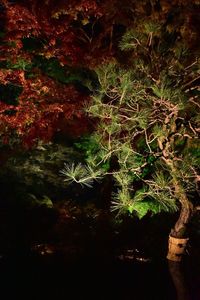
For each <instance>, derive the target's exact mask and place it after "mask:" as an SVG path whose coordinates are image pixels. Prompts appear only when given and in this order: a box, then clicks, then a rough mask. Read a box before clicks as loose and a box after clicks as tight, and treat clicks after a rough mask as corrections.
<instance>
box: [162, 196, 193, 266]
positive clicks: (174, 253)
mask: <svg viewBox="0 0 200 300" xmlns="http://www.w3.org/2000/svg"><path fill="white" fill-rule="evenodd" d="M181 198H182V199H181V200H180V202H181V211H180V215H179V218H178V220H177V222H176V223H175V226H174V228H172V230H171V232H170V235H169V240H168V253H167V259H168V260H171V261H175V262H180V261H181V260H182V256H183V254H184V253H185V249H186V246H187V242H188V240H189V238H188V237H187V225H188V223H189V221H190V219H191V216H192V212H193V207H192V204H191V203H190V202H189V200H188V199H187V197H186V195H185V194H183V195H182V196H181Z"/></svg>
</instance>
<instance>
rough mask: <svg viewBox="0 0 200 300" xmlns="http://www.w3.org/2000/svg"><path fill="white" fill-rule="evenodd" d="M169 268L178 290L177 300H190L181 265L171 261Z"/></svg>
mask: <svg viewBox="0 0 200 300" xmlns="http://www.w3.org/2000/svg"><path fill="white" fill-rule="evenodd" d="M168 268H169V273H170V275H171V278H172V281H173V283H174V287H175V289H176V294H177V300H189V292H188V288H187V284H186V282H185V278H184V274H183V272H182V270H181V265H180V263H178V262H175V261H170V260H169V261H168Z"/></svg>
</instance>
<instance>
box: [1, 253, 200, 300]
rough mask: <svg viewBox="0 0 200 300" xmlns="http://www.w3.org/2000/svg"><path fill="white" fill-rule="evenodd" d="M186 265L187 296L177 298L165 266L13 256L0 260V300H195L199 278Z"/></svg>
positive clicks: (107, 260)
mask: <svg viewBox="0 0 200 300" xmlns="http://www.w3.org/2000/svg"><path fill="white" fill-rule="evenodd" d="M188 264H189V265H187V263H186V265H185V266H183V267H182V269H181V271H182V274H183V275H184V277H185V283H184V286H185V291H186V293H188V295H187V297H186V296H185V298H184V296H183V295H184V293H182V295H181V297H182V298H177V297H178V296H177V295H178V294H177V290H176V289H175V287H174V284H173V281H172V278H171V276H170V273H169V270H168V266H167V262H166V261H162V262H160V263H158V262H156V263H154V262H150V263H140V262H122V261H118V260H116V259H115V260H112V259H110V258H109V259H108V258H105V257H104V258H102V257H97V256H93V257H92V255H90V256H89V257H81V258H79V259H76V260H75V261H72V262H70V261H66V259H65V258H64V257H63V256H56V257H55V256H54V257H52V256H51V257H49V258H47V257H39V256H37V255H32V254H30V253H15V255H10V256H7V257H2V258H1V263H0V267H1V281H0V282H1V289H0V293H1V299H3V300H7V299H45V300H46V299H56V300H57V299H58V300H61V299H72V300H86V299H95V300H110V299H113V300H115V299H119V300H129V299H130V300H176V299H178V300H185V299H187V300H188V299H189V300H199V299H200V272H199V273H198V270H197V269H196V270H195V269H194V265H193V263H192V262H190V261H188ZM192 268H193V270H192ZM188 297H189V298H188Z"/></svg>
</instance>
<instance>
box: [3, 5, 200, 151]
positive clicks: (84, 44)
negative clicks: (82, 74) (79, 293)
mask: <svg viewBox="0 0 200 300" xmlns="http://www.w3.org/2000/svg"><path fill="white" fill-rule="evenodd" d="M190 2H191V1H178V0H176V1H173V4H169V1H164V0H162V1H147V0H146V1H135V0H129V1H128V0H124V1H123V5H122V1H119V0H113V1H109V0H101V1H100V0H72V1H64V0H56V1H55V0H46V1H39V0H29V1H26V0H21V1H20V0H18V1H8V0H2V1H0V14H1V23H0V66H1V69H0V90H1V91H2V93H1V94H2V95H3V94H4V96H2V95H1V96H0V97H1V98H0V137H1V141H2V142H4V143H8V142H9V141H11V140H12V141H14V140H15V139H16V140H18V141H19V140H20V141H22V142H23V144H25V145H26V146H31V145H33V144H34V143H35V142H37V140H38V139H43V140H51V139H52V138H53V136H54V135H55V133H56V132H58V131H62V130H63V128H64V127H66V128H67V130H68V131H69V132H70V131H71V133H70V134H71V135H72V134H75V135H80V134H81V133H82V132H85V131H86V130H87V129H88V126H89V125H88V122H87V120H86V118H85V116H84V113H83V110H82V107H83V106H84V104H85V102H87V101H89V94H90V92H89V91H88V90H87V89H82V90H81V89H78V88H77V84H75V83H77V80H76V78H75V79H74V81H73V80H68V79H67V77H70V74H69V72H68V73H67V72H65V71H66V68H68V67H70V68H71V70H72V71H73V68H80V69H82V68H85V69H87V70H89V71H90V70H93V69H94V68H95V67H96V66H97V65H99V64H102V63H105V62H108V61H110V60H111V59H113V58H115V59H119V60H120V59H122V60H123V58H122V57H121V53H120V51H119V47H118V44H119V40H120V39H121V37H122V35H123V33H124V32H125V30H126V29H127V28H130V27H132V26H136V25H137V22H138V20H140V22H141V20H146V19H150V18H153V19H154V20H159V21H160V22H162V23H165V22H168V24H167V26H168V30H169V32H170V30H172V29H173V27H174V26H175V25H176V24H175V22H178V26H179V27H181V34H182V36H183V37H184V38H186V39H187V40H188V42H189V44H190V45H192V46H193V47H194V48H195V41H196V40H197V38H196V37H197V35H198V21H199V19H198V12H199V5H198V3H197V2H198V1H193V2H194V3H193V4H191V3H190ZM197 8H198V9H197ZM170 18H171V19H170ZM39 60H42V61H43V62H45V63H49V62H51V60H56V62H57V67H58V69H59V70H62V71H63V72H64V73H63V74H64V75H62V76H58V75H56V74H54V75H53V76H52V74H51V73H48V72H46V71H45V70H44V68H43V66H42V64H39V63H38V61H39ZM54 73H56V72H54ZM61 77H62V78H61ZM14 94H15V97H14ZM5 95H6V96H5Z"/></svg>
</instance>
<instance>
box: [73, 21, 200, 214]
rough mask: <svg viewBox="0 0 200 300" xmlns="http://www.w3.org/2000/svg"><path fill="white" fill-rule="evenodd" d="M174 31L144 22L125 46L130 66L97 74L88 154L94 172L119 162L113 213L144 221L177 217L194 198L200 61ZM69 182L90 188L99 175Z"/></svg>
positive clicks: (116, 65)
mask: <svg viewBox="0 0 200 300" xmlns="http://www.w3.org/2000/svg"><path fill="white" fill-rule="evenodd" d="M167 26H168V24H167V23H165V22H163V23H162V22H160V23H158V22H157V21H156V22H154V21H151V20H149V21H144V20H141V22H138V24H137V25H136V26H135V28H134V29H133V28H131V29H128V30H127V31H126V33H125V34H124V36H123V37H122V40H121V42H120V44H119V47H120V49H121V51H127V58H126V59H127V61H125V63H124V64H123V65H122V64H120V63H118V62H116V61H114V60H113V61H111V62H110V63H109V64H104V65H102V66H100V67H98V68H97V69H96V73H97V75H98V81H99V88H98V91H95V93H94V94H93V97H92V101H91V102H90V103H89V104H88V106H87V107H86V113H87V114H88V116H89V117H91V118H93V119H94V120H96V121H97V125H96V128H95V133H93V134H92V136H91V140H90V139H89V140H88V141H90V142H89V143H90V144H87V143H86V144H84V143H83V144H82V149H84V151H85V153H86V161H87V164H88V166H90V170H91V169H93V170H94V172H97V170H102V169H101V166H102V164H104V163H107V162H109V161H111V160H112V158H113V157H114V158H115V159H116V161H117V163H116V166H115V167H116V168H114V170H112V171H110V172H109V170H104V172H102V173H101V176H105V175H112V177H113V179H114V182H115V186H116V189H117V191H116V192H115V193H113V197H112V205H111V210H113V211H118V213H119V214H123V213H126V212H128V213H129V214H132V213H137V215H138V217H139V218H142V217H143V216H144V215H145V214H147V213H148V212H151V213H152V214H154V213H159V212H160V211H162V210H164V211H167V212H175V211H176V210H177V209H178V208H179V204H178V203H179V201H180V198H181V197H182V195H181V194H180V191H181V192H182V194H183V195H184V197H189V196H188V195H187V192H188V191H191V190H192V191H194V190H195V186H194V184H193V182H194V180H195V178H196V179H197V178H198V163H197V162H199V153H198V152H199V151H198V149H197V147H196V149H194V148H195V146H194V145H195V144H196V142H194V144H193V141H196V140H197V136H198V132H199V124H200V122H199V118H198V115H199V113H198V112H197V111H198V109H199V105H198V101H197V100H196V99H197V97H196V94H195V96H194V97H190V96H189V95H190V94H187V93H190V89H186V87H187V88H188V85H189V83H193V82H195V81H196V79H191V80H190V81H189V83H188V78H195V76H196V78H197V79H198V78H199V68H198V67H197V66H196V64H197V59H195V61H194V62H193V63H192V64H191V59H192V58H191V57H190V54H189V51H188V48H187V46H186V44H185V41H184V39H182V40H180V39H178V38H177V36H178V35H177V33H176V32H175V31H174V30H173V29H172V30H171V31H170V30H169V28H168V27H167ZM189 57H190V58H189ZM188 58H189V60H187V59H188ZM127 62H128V63H127ZM193 66H194V67H193ZM191 90H192V91H193V90H195V91H196V92H197V90H198V88H197V86H195V87H194V88H193V89H191ZM193 93H194V91H193ZM193 95H194V94H193ZM193 104H194V105H193ZM185 118H186V120H185ZM84 147H85V148H87V149H85V148H84ZM192 149H193V150H192ZM194 153H195V154H194ZM88 166H87V167H86V169H87V168H88ZM68 168H69V167H68ZM81 168H83V166H82V167H81ZM74 171H75V170H74ZM90 172H91V171H90ZM69 173H70V171H69V169H68V176H69ZM72 173H73V172H72ZM79 174H80V170H79ZM94 174H95V173H94ZM96 176H97V179H98V176H99V174H98V173H97V175H96ZM69 177H70V178H69V179H68V181H69V182H72V181H76V182H78V181H80V183H82V182H83V181H84V177H85V180H88V177H91V176H89V175H88V171H87V172H86V173H84V172H83V173H82V174H81V178H80V179H78V180H77V179H76V178H73V175H72V174H70V176H69ZM94 179H95V176H94V177H93V178H92V180H93V181H94ZM91 184H92V181H90V182H89V186H91ZM177 185H178V188H177ZM180 202H181V201H180Z"/></svg>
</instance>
